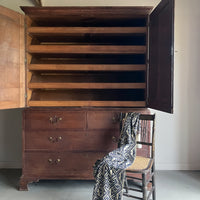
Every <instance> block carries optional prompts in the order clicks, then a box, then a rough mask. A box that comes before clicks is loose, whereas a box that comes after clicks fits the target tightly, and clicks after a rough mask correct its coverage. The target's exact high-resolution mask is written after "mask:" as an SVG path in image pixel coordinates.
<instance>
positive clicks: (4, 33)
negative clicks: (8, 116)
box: [0, 6, 25, 109]
mask: <svg viewBox="0 0 200 200" xmlns="http://www.w3.org/2000/svg"><path fill="white" fill-rule="evenodd" d="M0 35H1V37H0V55H1V59H0V90H1V92H0V109H8V108H20V107H24V106H25V99H24V95H25V84H24V83H25V77H24V76H25V66H24V50H25V47H24V17H23V15H21V14H19V13H17V12H14V11H12V10H10V9H7V8H4V7H2V6H0Z"/></svg>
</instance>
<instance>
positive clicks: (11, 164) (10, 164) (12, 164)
mask: <svg viewBox="0 0 200 200" xmlns="http://www.w3.org/2000/svg"><path fill="white" fill-rule="evenodd" d="M2 168H6V169H7V168H8V169H9V168H10V169H19V168H22V163H21V162H18V161H4V162H0V169H2ZM156 170H200V163H198V164H187V163H186V164H179V163H177V164H169V163H156Z"/></svg>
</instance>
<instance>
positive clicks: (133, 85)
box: [28, 83, 146, 89]
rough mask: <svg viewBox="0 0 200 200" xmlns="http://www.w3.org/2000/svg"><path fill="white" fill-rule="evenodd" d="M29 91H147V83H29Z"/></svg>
mask: <svg viewBox="0 0 200 200" xmlns="http://www.w3.org/2000/svg"><path fill="white" fill-rule="evenodd" d="M28 88H29V89H51V88H52V89H122V88H123V89H145V88H146V83H29V84H28Z"/></svg>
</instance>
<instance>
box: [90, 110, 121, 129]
mask: <svg viewBox="0 0 200 200" xmlns="http://www.w3.org/2000/svg"><path fill="white" fill-rule="evenodd" d="M119 117H120V113H119V112H112V111H89V112H88V113H87V119H88V120H87V122H88V129H90V130H96V129H98V130H100V129H107V130H111V129H115V130H119V128H120V127H119Z"/></svg>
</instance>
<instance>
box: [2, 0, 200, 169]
mask: <svg viewBox="0 0 200 200" xmlns="http://www.w3.org/2000/svg"><path fill="white" fill-rule="evenodd" d="M175 1H176V9H175V84H174V85H175V92H174V101H175V103H174V114H173V115H171V114H166V113H163V112H156V113H157V123H156V168H157V169H162V170H174V169H175V170H179V169H200V147H199V146H200V144H199V143H200V131H199V124H200V105H199V102H200V89H199V80H198V77H199V74H200V67H199V63H200V34H199V33H200V20H199V19H200V9H199V8H200V1H199V0H175ZM43 2H44V5H65V6H88V5H91V6H95V5H96V6H131V5H132V6H133V5H145V6H152V5H156V4H157V3H158V2H159V0H140V1H138V0H101V1H99V0H65V1H64V0H59V1H56V0H54V1H53V0H43ZM53 2H54V3H53ZM55 2H56V3H55ZM47 3H48V4H47ZM0 4H1V5H4V6H6V7H8V8H11V9H13V10H18V11H19V8H18V6H19V5H30V4H31V1H28V0H19V1H12V0H0ZM21 121H22V118H21V110H20V109H17V110H7V111H0V168H1V167H14V168H15V167H20V166H21Z"/></svg>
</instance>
